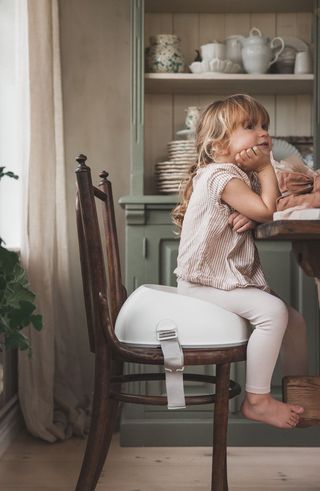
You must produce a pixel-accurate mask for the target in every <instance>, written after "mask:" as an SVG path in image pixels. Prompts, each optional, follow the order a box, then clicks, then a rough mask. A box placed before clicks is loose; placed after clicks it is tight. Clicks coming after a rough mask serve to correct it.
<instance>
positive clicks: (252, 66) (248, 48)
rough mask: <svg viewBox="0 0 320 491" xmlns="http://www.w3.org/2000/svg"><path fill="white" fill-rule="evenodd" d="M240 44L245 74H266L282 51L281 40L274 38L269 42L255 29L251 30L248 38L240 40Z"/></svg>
mask: <svg viewBox="0 0 320 491" xmlns="http://www.w3.org/2000/svg"><path fill="white" fill-rule="evenodd" d="M241 44H242V52H241V53H242V61H243V66H244V69H245V71H246V72H247V73H266V72H267V71H268V69H269V68H270V66H271V65H272V64H273V63H275V62H276V61H277V59H278V56H279V55H280V53H282V51H283V49H284V41H283V39H282V38H280V37H275V38H273V39H272V40H271V41H270V39H269V38H266V37H263V36H262V34H261V31H260V30H259V29H258V28H257V27H253V28H252V29H251V31H250V33H249V36H248V37H246V38H243V39H241ZM277 44H279V46H278V47H277V46H276V45H277Z"/></svg>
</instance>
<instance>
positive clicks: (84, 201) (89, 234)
mask: <svg viewBox="0 0 320 491" xmlns="http://www.w3.org/2000/svg"><path fill="white" fill-rule="evenodd" d="M86 160H87V158H86V157H85V156H84V155H79V157H78V158H77V162H78V164H79V165H78V167H77V169H76V179H77V200H76V214H77V227H78V237H79V249H80V260H81V270H82V278H83V291H84V300H85V307H86V316H87V325H88V332H89V341H90V348H91V351H92V352H93V353H95V380H94V397H93V410H92V423H91V428H90V432H89V436H88V441H87V447H86V451H85V455H84V459H83V463H82V468H81V472H80V476H79V480H78V483H77V486H76V491H92V490H94V489H95V487H96V484H97V481H98V479H99V476H100V473H101V471H102V468H103V465H104V462H105V459H106V456H107V453H108V449H109V446H110V442H111V438H112V433H113V430H114V427H115V422H116V419H117V411H118V405H119V401H124V402H130V403H139V404H152V405H166V404H167V397H166V396H161V395H156V396H155V395H153V396H151V395H146V394H144V395H140V394H133V393H131V394H130V393H129V392H124V391H122V384H123V383H125V382H134V381H150V380H163V379H164V373H154V374H150V373H148V374H141V373H140V374H136V375H134V374H130V375H123V364H124V362H133V363H142V364H148V365H150V364H152V365H158V366H159V365H160V366H163V364H164V357H163V354H162V351H161V349H160V347H159V346H157V347H151V348H150V347H149V348H146V347H140V346H128V345H126V344H125V343H123V342H120V341H119V340H118V339H117V337H116V335H115V330H114V327H115V322H116V319H117V316H118V313H119V311H120V309H121V306H122V304H123V303H124V301H125V299H126V291H125V288H124V287H123V285H122V281H121V272H120V261H119V250H118V240H117V234H116V224H115V216H114V206H113V198H112V190H111V183H110V182H109V181H108V179H107V177H108V174H107V172H105V171H103V172H102V173H101V174H100V177H101V182H100V184H99V187H95V186H94V185H93V184H92V180H91V172H90V168H89V167H88V166H87V165H86ZM96 200H97V201H99V202H101V203H102V213H103V222H104V234H105V237H104V239H105V243H106V267H105V264H104V255H103V248H102V242H101V235H100V234H101V232H100V228H99V223H98V218H97V211H96ZM212 322H213V323H214V319H212ZM183 353H184V364H185V366H191V365H215V366H216V375H215V376H206V375H198V374H185V375H184V379H185V380H192V381H199V382H202V383H203V382H205V383H210V384H213V385H215V393H211V394H207V395H198V396H187V397H186V405H195V404H208V403H214V405H215V406H214V432H213V460H212V485H211V490H212V491H226V490H228V482H227V466H226V444H227V426H228V402H229V399H231V398H233V397H235V396H236V395H238V394H239V393H240V391H241V389H240V387H239V385H238V384H236V383H235V382H233V381H231V380H230V378H229V374H230V363H231V362H237V361H243V360H245V358H246V344H239V345H236V346H232V347H216V348H202V349H199V348H184V349H183Z"/></svg>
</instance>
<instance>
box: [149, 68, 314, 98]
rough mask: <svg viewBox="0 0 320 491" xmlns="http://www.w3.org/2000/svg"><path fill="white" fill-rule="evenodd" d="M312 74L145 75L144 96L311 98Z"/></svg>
mask: <svg viewBox="0 0 320 491" xmlns="http://www.w3.org/2000/svg"><path fill="white" fill-rule="evenodd" d="M313 80H314V76H313V74H310V75H309V74H308V75H295V74H266V75H265V74H263V75H251V74H247V73H241V74H239V73H232V74H225V73H201V74H196V73H146V74H145V90H146V92H147V93H158V94H167V93H179V94H196V93H197V94H199V93H202V94H206V93H210V92H214V93H215V94H226V93H246V92H248V93H250V94H285V95H293V94H311V93H312V91H313Z"/></svg>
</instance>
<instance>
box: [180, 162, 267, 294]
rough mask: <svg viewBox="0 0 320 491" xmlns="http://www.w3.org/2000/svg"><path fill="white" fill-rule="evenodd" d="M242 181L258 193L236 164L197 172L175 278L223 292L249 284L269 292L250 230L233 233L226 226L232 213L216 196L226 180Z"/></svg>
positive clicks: (218, 196) (222, 188)
mask: <svg viewBox="0 0 320 491" xmlns="http://www.w3.org/2000/svg"><path fill="white" fill-rule="evenodd" d="M234 178H236V179H241V180H242V181H244V182H245V183H246V184H247V185H248V186H250V188H252V187H253V190H254V191H255V192H257V184H258V183H257V181H256V182H252V183H251V181H250V179H249V177H248V175H247V174H246V173H245V172H243V171H242V170H241V169H240V168H239V167H238V166H236V165H235V164H225V163H223V164H221V163H213V164H209V165H207V166H206V167H202V168H200V169H199V170H198V172H197V174H196V175H195V177H194V178H193V192H192V194H191V198H190V201H189V204H188V207H187V211H186V214H185V216H184V220H183V225H182V230H181V240H180V245H179V252H178V263H177V268H176V269H175V271H174V273H175V274H176V275H177V277H178V279H179V278H181V279H183V280H185V281H190V282H192V283H200V284H202V285H207V286H213V287H214V288H220V289H222V290H232V289H234V288H245V287H249V286H254V287H258V288H261V289H262V290H266V291H270V289H269V287H268V285H267V282H266V279H265V277H264V274H263V271H262V268H261V264H260V260H259V256H258V251H257V249H256V246H255V243H254V239H253V236H252V232H251V230H248V231H246V232H241V233H238V232H235V231H234V230H232V227H231V226H230V225H229V224H228V218H229V216H230V214H231V213H232V212H233V211H234V210H233V209H231V208H230V206H228V205H227V204H226V203H224V202H223V201H222V200H221V195H222V193H223V190H224V188H225V186H226V184H227V183H228V182H229V181H230V180H231V179H234Z"/></svg>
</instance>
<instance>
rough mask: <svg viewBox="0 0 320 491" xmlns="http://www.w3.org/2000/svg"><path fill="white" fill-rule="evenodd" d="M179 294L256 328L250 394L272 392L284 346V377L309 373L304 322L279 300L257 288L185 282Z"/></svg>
mask: <svg viewBox="0 0 320 491" xmlns="http://www.w3.org/2000/svg"><path fill="white" fill-rule="evenodd" d="M178 291H179V293H181V294H183V295H190V296H192V297H197V298H201V299H202V300H206V301H207V302H212V303H214V304H216V305H219V306H220V307H222V308H224V309H226V310H229V311H231V312H234V313H235V314H238V315H240V316H241V317H244V318H245V319H248V321H249V322H250V324H251V325H252V327H254V330H253V332H252V334H251V336H250V338H249V342H248V348H247V375H246V391H247V392H252V393H254V394H267V393H269V392H270V386H271V378H272V374H273V371H274V367H275V364H276V361H277V358H278V355H279V351H280V347H281V344H282V350H281V361H282V365H283V367H282V368H283V372H284V374H285V375H297V374H299V375H306V374H307V373H308V360H307V341H306V325H305V321H304V319H303V317H302V315H301V314H300V313H299V312H297V311H296V310H295V309H293V308H292V307H290V306H287V305H286V304H285V303H284V302H283V301H282V300H280V298H278V297H276V296H274V295H272V294H270V293H267V292H265V291H263V290H260V289H259V288H254V287H248V288H235V289H234V290H219V289H217V288H213V287H211V286H204V285H200V284H196V283H189V282H187V281H184V280H179V281H178ZM287 327H288V329H287ZM286 329H287V331H286ZM282 341H283V342H282Z"/></svg>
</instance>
